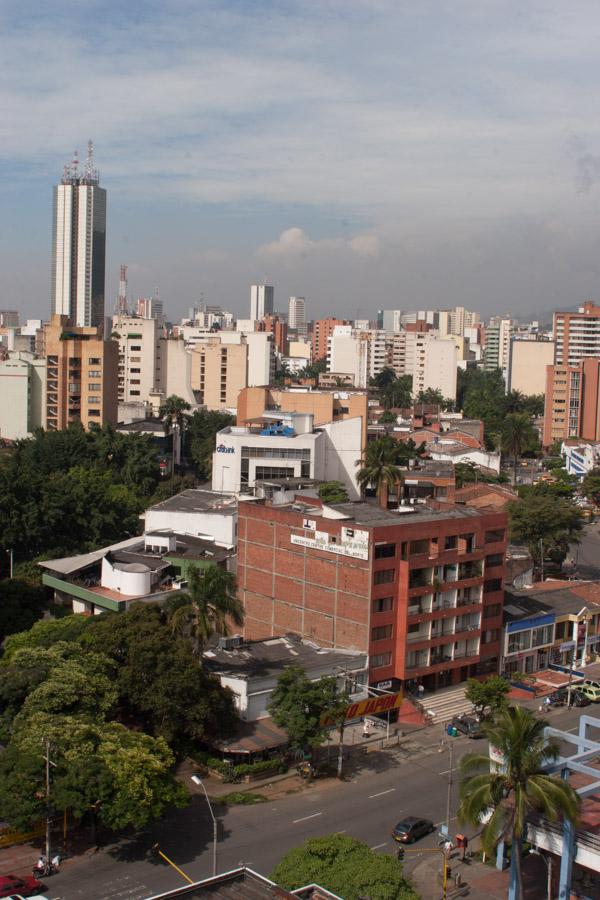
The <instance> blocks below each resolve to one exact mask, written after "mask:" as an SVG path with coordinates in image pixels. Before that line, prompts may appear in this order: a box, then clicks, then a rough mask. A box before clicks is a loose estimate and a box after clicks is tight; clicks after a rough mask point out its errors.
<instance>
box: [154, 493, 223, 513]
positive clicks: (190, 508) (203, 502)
mask: <svg viewBox="0 0 600 900" xmlns="http://www.w3.org/2000/svg"><path fill="white" fill-rule="evenodd" d="M150 510H160V511H161V512H187V513H194V512H199V513H217V514H219V515H235V513H236V512H237V500H236V498H235V496H234V495H233V494H225V493H221V492H219V491H207V490H204V489H202V488H189V489H188V490H186V491H181V492H180V493H179V494H175V495H174V496H173V497H169V498H168V499H167V500H162V501H161V502H160V503H156V504H155V505H154V506H151V507H150Z"/></svg>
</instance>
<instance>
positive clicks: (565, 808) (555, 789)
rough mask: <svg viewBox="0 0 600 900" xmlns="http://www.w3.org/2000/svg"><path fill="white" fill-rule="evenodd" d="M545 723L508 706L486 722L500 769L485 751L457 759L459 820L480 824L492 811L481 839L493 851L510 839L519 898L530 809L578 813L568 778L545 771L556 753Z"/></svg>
mask: <svg viewBox="0 0 600 900" xmlns="http://www.w3.org/2000/svg"><path fill="white" fill-rule="evenodd" d="M546 725H547V723H546V722H545V721H544V720H542V719H537V718H536V717H535V716H534V714H533V713H531V712H530V711H529V710H527V709H524V708H523V707H520V706H516V707H513V708H509V709H507V710H505V711H504V712H501V713H500V714H499V715H498V716H497V718H496V719H495V720H493V721H492V722H491V723H489V724H488V725H486V726H484V730H485V732H486V735H487V737H488V738H489V741H490V744H491V745H492V746H493V747H495V748H496V749H497V750H498V751H499V752H500V753H501V754H502V756H503V758H504V767H503V770H502V771H496V772H495V771H490V758H489V755H488V754H487V753H470V754H467V755H466V756H463V758H462V760H461V763H460V769H461V774H462V778H461V785H460V798H461V799H460V807H459V810H458V818H459V821H463V822H466V823H468V824H470V825H473V826H476V827H477V828H480V827H481V819H482V817H483V816H484V815H486V814H489V813H490V812H491V817H490V818H489V819H487V821H486V824H485V825H484V826H483V829H482V832H481V840H482V844H483V847H484V849H485V850H486V851H487V852H488V853H491V852H492V851H493V848H494V847H495V846H496V845H497V844H498V842H499V841H501V840H506V839H508V840H511V841H512V843H513V854H512V863H513V865H515V867H516V875H517V882H518V896H519V898H522V897H523V879H522V876H521V848H520V844H521V841H522V839H523V837H524V836H525V834H526V828H527V817H528V815H530V814H531V813H532V812H537V813H541V815H543V816H544V817H545V818H546V819H548V820H549V821H550V822H557V821H560V820H562V819H569V820H570V821H572V822H576V821H577V819H578V816H579V798H578V796H577V794H576V793H575V791H574V790H573V788H572V787H571V785H570V784H569V783H568V781H566V780H565V779H563V778H561V776H560V774H556V775H548V774H546V772H545V771H544V768H545V766H546V765H547V764H548V763H551V762H554V761H555V760H556V759H557V758H558V756H559V747H558V744H557V743H556V742H555V741H554V740H553V739H550V738H547V737H546V735H545V733H544V729H545V727H546Z"/></svg>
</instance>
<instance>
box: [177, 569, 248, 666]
mask: <svg viewBox="0 0 600 900" xmlns="http://www.w3.org/2000/svg"><path fill="white" fill-rule="evenodd" d="M187 581H188V589H187V591H186V592H185V593H184V594H182V595H181V596H180V597H179V598H178V603H177V608H176V609H174V610H173V612H172V613H171V616H170V622H171V626H172V628H173V630H174V631H175V632H177V633H179V634H180V635H182V636H184V637H187V638H189V639H190V640H191V642H192V646H193V648H194V652H195V653H196V655H197V656H198V657H200V655H201V653H202V649H203V647H204V644H205V643H206V641H208V639H209V638H210V637H212V635H213V634H218V635H219V636H221V637H225V636H226V635H228V634H229V624H230V622H232V623H233V624H234V625H237V626H239V627H241V626H242V625H243V624H244V607H243V606H242V603H241V601H240V600H239V598H238V596H237V585H236V580H235V575H232V573H231V572H228V571H227V570H226V569H223V568H221V567H220V566H216V565H215V566H207V567H206V568H204V569H200V568H198V566H189V567H188V570H187Z"/></svg>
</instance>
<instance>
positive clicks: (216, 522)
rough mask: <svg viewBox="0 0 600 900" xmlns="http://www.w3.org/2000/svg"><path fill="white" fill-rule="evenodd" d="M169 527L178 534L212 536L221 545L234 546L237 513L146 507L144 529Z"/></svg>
mask: <svg viewBox="0 0 600 900" xmlns="http://www.w3.org/2000/svg"><path fill="white" fill-rule="evenodd" d="M162 528H170V529H171V530H172V531H175V532H177V533H178V534H190V535H193V536H194V537H202V536H206V537H208V538H214V541H215V543H216V544H219V545H220V546H223V547H235V545H236V530H237V515H232V514H228V515H224V514H220V513H218V512H198V511H194V512H185V511H184V510H166V509H165V510H162V509H148V510H146V513H145V527H144V530H145V531H158V530H159V529H162Z"/></svg>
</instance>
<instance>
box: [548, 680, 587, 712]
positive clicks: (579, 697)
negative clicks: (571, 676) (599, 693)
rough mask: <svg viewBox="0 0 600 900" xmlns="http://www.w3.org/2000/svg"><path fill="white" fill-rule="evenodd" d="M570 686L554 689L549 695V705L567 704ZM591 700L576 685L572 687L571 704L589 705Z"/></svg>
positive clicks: (577, 705)
mask: <svg viewBox="0 0 600 900" xmlns="http://www.w3.org/2000/svg"><path fill="white" fill-rule="evenodd" d="M568 693H569V692H568V688H566V687H562V688H559V689H558V690H557V691H554V692H553V693H552V694H550V695H549V696H548V705H549V706H566V705H567V698H568ZM590 703H591V701H590V700H589V699H588V698H587V697H586V696H585V694H582V693H581V691H580V690H578V689H577V686H576V685H573V687H572V688H571V706H576V707H580V706H589V705H590Z"/></svg>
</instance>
